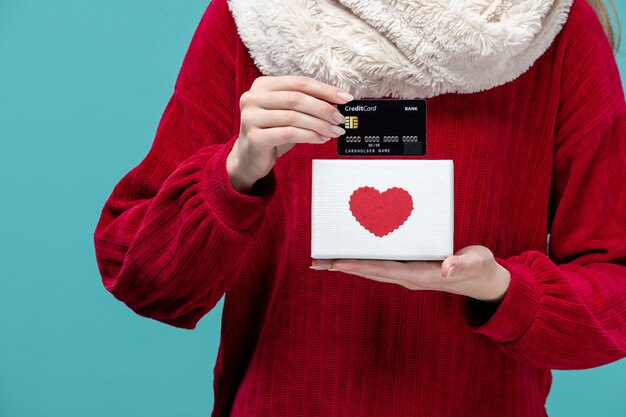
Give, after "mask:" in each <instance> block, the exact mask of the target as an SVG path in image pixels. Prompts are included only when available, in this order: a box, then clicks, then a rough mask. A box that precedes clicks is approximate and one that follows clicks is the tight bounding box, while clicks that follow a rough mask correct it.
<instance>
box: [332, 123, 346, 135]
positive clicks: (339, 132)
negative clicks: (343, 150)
mask: <svg viewBox="0 0 626 417" xmlns="http://www.w3.org/2000/svg"><path fill="white" fill-rule="evenodd" d="M330 131H331V132H332V133H334V134H336V135H338V136H341V135H343V134H344V133H346V131H345V130H344V129H343V128H341V127H339V126H334V125H333V126H331V127H330Z"/></svg>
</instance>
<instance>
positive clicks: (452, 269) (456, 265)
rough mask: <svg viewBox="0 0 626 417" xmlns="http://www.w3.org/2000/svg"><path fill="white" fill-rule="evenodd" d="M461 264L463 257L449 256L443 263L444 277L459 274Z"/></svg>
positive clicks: (442, 272) (442, 274) (442, 273)
mask: <svg viewBox="0 0 626 417" xmlns="http://www.w3.org/2000/svg"><path fill="white" fill-rule="evenodd" d="M461 269H462V266H461V259H460V257H459V256H456V255H453V256H448V257H447V258H446V259H445V260H444V261H443V263H442V264H441V276H443V277H444V278H451V277H452V276H456V275H458V274H459V272H460V270H461Z"/></svg>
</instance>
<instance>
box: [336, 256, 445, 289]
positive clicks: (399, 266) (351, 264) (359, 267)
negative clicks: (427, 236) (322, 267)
mask: <svg viewBox="0 0 626 417" xmlns="http://www.w3.org/2000/svg"><path fill="white" fill-rule="evenodd" d="M333 268H335V269H339V270H344V269H345V270H346V271H356V272H359V273H365V274H369V275H374V276H382V277H387V278H390V279H393V280H395V281H400V282H403V283H404V286H406V287H407V288H415V286H420V287H421V288H434V287H437V288H438V286H439V285H440V284H441V280H442V278H441V264H440V263H439V262H438V261H413V262H397V261H373V260H372V261H371V260H339V261H336V262H334V263H333Z"/></svg>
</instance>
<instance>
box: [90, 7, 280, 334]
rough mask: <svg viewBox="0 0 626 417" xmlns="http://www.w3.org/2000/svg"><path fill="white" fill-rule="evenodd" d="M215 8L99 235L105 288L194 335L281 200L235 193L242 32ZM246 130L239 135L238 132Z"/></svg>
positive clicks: (264, 183)
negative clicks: (230, 162) (230, 165)
mask: <svg viewBox="0 0 626 417" xmlns="http://www.w3.org/2000/svg"><path fill="white" fill-rule="evenodd" d="M225 4H226V3H225V2H211V3H210V5H209V6H208V8H207V10H206V12H205V14H204V16H203V17H202V19H201V21H200V24H199V26H198V28H197V29H196V32H195V33H194V36H193V39H192V41H191V44H190V47H189V49H188V51H187V54H186V55H185V59H184V61H183V65H182V68H181V71H180V73H179V76H178V79H177V82H176V86H175V90H174V93H173V95H172V97H171V99H170V101H169V102H168V104H167V106H166V108H165V111H164V114H163V116H162V118H161V121H160V123H159V126H158V128H157V131H156V137H155V139H154V142H153V144H152V147H151V149H150V150H149V152H148V154H147V155H146V157H145V158H144V159H143V161H141V163H140V164H139V165H138V166H136V167H135V168H134V169H132V170H131V171H130V172H128V173H127V174H126V175H125V176H124V177H123V178H122V179H121V180H120V182H119V183H118V184H117V185H116V186H115V188H114V189H113V192H112V194H111V195H110V197H109V198H108V200H107V201H106V203H105V205H104V208H103V210H102V214H101V216H100V219H99V222H98V224H97V226H96V229H95V233H94V241H95V252H96V258H97V262H98V267H99V270H100V273H101V276H102V280H103V283H104V286H105V287H106V289H107V290H109V291H110V292H111V293H112V294H113V295H114V296H115V297H116V298H118V299H119V300H121V301H123V302H124V303H126V304H127V305H128V307H130V308H131V309H132V310H133V311H135V312H136V313H137V314H139V315H141V316H145V317H149V318H152V319H156V320H159V321H162V322H164V323H167V324H170V325H173V326H176V327H181V328H188V329H192V328H194V327H195V326H196V324H197V322H198V320H200V318H201V317H202V316H204V315H205V314H206V313H207V312H208V311H209V310H210V309H211V308H213V306H214V305H215V304H216V303H217V302H218V301H219V299H220V298H221V297H222V295H223V294H224V292H225V289H226V288H227V287H228V285H229V284H230V283H231V282H233V280H235V279H236V277H237V274H238V270H239V268H240V265H241V264H242V262H243V260H244V258H245V256H246V254H247V253H248V252H249V249H250V247H251V244H252V240H253V236H254V235H255V232H256V231H257V230H258V229H259V227H258V226H259V224H260V223H261V222H262V218H263V213H264V208H265V206H266V204H267V202H268V200H269V199H270V198H271V196H272V195H273V193H274V188H275V178H274V176H273V173H271V174H270V175H268V176H267V177H266V178H264V179H262V180H260V181H259V182H258V183H257V185H255V192H254V193H252V194H253V195H243V194H240V193H238V192H237V191H236V190H235V189H233V188H232V185H231V183H230V180H229V178H228V174H227V172H226V157H227V155H228V153H229V152H230V150H231V147H232V144H233V142H234V140H235V139H236V137H237V135H234V134H233V121H234V116H235V115H234V112H235V111H236V109H237V106H236V102H235V79H236V76H235V59H236V57H235V56H234V54H235V52H234V45H235V37H234V34H235V31H234V27H233V22H232V21H231V20H230V19H231V16H230V15H229V14H228V10H227V9H226V7H225ZM237 130H238V129H237Z"/></svg>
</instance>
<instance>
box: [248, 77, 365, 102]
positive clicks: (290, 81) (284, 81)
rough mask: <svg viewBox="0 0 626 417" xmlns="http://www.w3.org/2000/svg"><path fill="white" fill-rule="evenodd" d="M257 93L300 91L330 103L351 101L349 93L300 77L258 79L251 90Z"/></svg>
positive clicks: (312, 79)
mask: <svg viewBox="0 0 626 417" xmlns="http://www.w3.org/2000/svg"><path fill="white" fill-rule="evenodd" d="M252 89H254V90H259V91H300V92H301V93H305V94H308V95H310V96H313V97H317V98H321V99H322V100H326V101H328V102H331V103H347V102H348V101H351V100H353V97H352V95H350V93H349V92H347V91H345V90H342V89H340V88H338V87H335V86H332V85H329V84H326V83H323V82H321V81H318V80H316V79H314V78H310V77H305V76H301V75H284V76H279V77H259V78H257V79H255V80H254V82H253V85H252V87H251V90H252Z"/></svg>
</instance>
